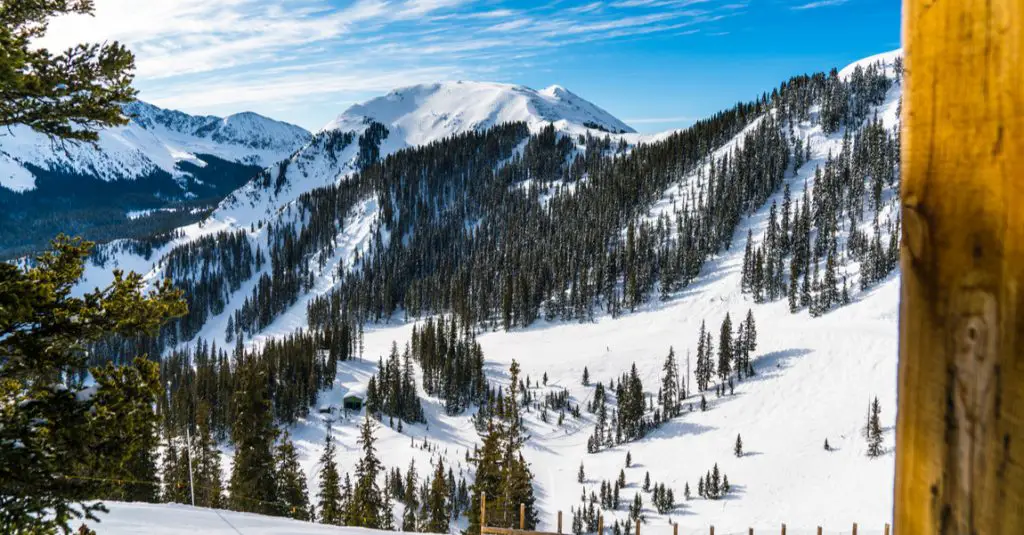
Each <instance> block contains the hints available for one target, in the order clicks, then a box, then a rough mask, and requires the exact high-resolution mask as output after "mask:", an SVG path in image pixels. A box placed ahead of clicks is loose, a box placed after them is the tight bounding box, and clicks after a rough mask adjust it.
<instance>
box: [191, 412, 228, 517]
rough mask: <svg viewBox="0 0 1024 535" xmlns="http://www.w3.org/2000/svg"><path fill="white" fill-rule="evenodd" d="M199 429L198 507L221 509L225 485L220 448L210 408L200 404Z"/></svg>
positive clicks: (196, 444)
mask: <svg viewBox="0 0 1024 535" xmlns="http://www.w3.org/2000/svg"><path fill="white" fill-rule="evenodd" d="M197 413H198V415H197V417H196V419H197V421H198V429H197V432H196V436H195V437H194V438H193V443H194V444H193V450H194V452H195V453H194V455H193V457H194V459H195V462H194V463H193V474H194V475H193V481H194V485H195V493H196V505H197V506H199V507H211V508H221V507H223V504H224V483H223V480H222V478H223V475H222V473H221V463H220V448H218V447H217V441H216V439H215V438H214V436H213V429H212V426H211V420H212V416H211V415H210V409H209V406H208V405H206V404H205V403H201V404H200V408H199V410H197Z"/></svg>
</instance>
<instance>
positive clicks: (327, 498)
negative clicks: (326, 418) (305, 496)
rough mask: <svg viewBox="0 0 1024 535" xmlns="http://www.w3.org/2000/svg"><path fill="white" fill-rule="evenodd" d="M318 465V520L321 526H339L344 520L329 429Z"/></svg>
mask: <svg viewBox="0 0 1024 535" xmlns="http://www.w3.org/2000/svg"><path fill="white" fill-rule="evenodd" d="M319 464H320V473H319V475H318V476H317V477H318V480H319V482H320V491H319V492H318V494H317V498H318V501H317V510H319V511H320V515H319V520H320V522H321V523H323V524H332V525H335V526H341V525H343V524H344V520H345V517H344V509H343V507H342V498H341V486H340V485H341V477H340V475H339V474H338V464H337V461H335V460H334V438H333V437H332V436H331V433H330V430H329V429H328V432H327V437H326V438H325V442H324V451H323V453H322V454H321V455H320V463H319Z"/></svg>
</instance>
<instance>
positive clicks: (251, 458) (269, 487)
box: [228, 362, 281, 515]
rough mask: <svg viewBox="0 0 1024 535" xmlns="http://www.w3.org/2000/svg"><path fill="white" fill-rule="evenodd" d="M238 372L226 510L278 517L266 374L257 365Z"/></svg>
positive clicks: (274, 432)
mask: <svg viewBox="0 0 1024 535" xmlns="http://www.w3.org/2000/svg"><path fill="white" fill-rule="evenodd" d="M240 368H241V369H240V370H239V371H238V373H237V375H238V379H239V383H238V385H237V386H236V390H235V392H234V398H233V400H234V407H235V411H236V419H235V423H234V426H232V428H231V441H232V442H234V444H235V457H234V462H233V463H232V465H231V480H230V482H229V483H228V491H229V499H228V507H230V508H231V509H233V510H235V511H244V512H250V513H259V514H265V515H277V514H279V513H280V512H281V511H280V507H279V505H278V504H279V501H278V488H277V474H275V464H276V463H275V462H274V451H273V450H274V441H275V440H276V439H277V430H276V429H275V428H274V425H273V417H272V415H271V412H270V411H271V405H270V399H269V395H268V393H267V378H266V372H265V371H264V370H263V369H262V366H260V365H259V364H258V363H256V362H246V363H244V364H242V365H241V366H240Z"/></svg>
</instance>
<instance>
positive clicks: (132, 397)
mask: <svg viewBox="0 0 1024 535" xmlns="http://www.w3.org/2000/svg"><path fill="white" fill-rule="evenodd" d="M91 371H92V376H93V378H94V379H95V381H96V387H97V388H96V394H95V396H94V397H93V399H92V401H93V410H92V411H90V412H89V413H88V431H87V436H89V437H91V439H92V440H93V446H92V449H91V452H90V453H91V454H90V455H88V456H87V457H85V458H84V459H81V463H82V465H83V466H82V468H81V472H82V474H81V475H82V476H84V477H90V478H95V479H96V480H97V486H96V489H95V490H94V492H95V494H96V497H98V498H101V499H110V500H121V501H138V502H151V503H152V502H156V501H157V497H158V496H157V494H158V492H157V491H158V488H157V487H156V486H155V485H153V484H151V483H149V482H153V481H156V480H157V446H158V443H159V440H160V439H159V436H158V435H157V418H158V417H157V414H156V412H155V411H154V410H153V406H154V405H155V404H156V400H157V398H158V395H159V393H160V392H161V390H162V389H161V388H160V373H159V367H158V366H157V364H156V363H155V362H150V361H148V360H145V359H142V358H136V359H135V360H134V361H133V362H132V364H131V365H128V366H114V365H113V364H112V363H109V362H108V363H107V364H106V366H103V367H96V368H92V370H91ZM100 480H103V481H100ZM114 481H128V483H123V484H122V483H114Z"/></svg>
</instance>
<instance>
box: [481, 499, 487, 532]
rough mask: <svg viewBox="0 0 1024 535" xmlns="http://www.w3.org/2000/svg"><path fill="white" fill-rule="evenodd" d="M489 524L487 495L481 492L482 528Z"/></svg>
mask: <svg viewBox="0 0 1024 535" xmlns="http://www.w3.org/2000/svg"><path fill="white" fill-rule="evenodd" d="M485 526H487V495H486V494H484V493H482V492H481V493H480V530H481V531H483V528H484V527H485Z"/></svg>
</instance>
